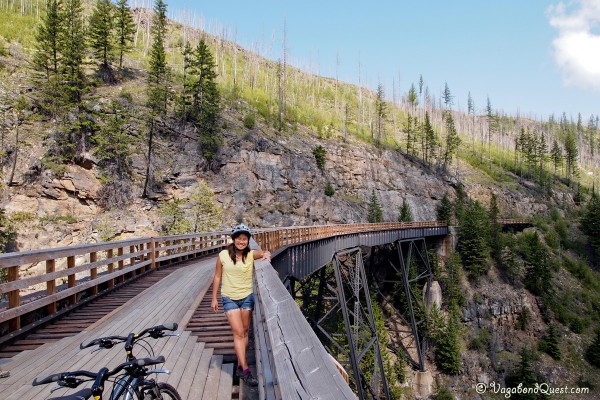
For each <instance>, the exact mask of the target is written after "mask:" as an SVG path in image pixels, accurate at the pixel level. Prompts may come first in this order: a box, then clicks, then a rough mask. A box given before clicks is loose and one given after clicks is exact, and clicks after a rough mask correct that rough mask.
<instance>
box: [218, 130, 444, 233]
mask: <svg viewBox="0 0 600 400" xmlns="http://www.w3.org/2000/svg"><path fill="white" fill-rule="evenodd" d="M319 144H320V145H322V146H323V147H324V148H325V150H326V154H327V156H326V162H325V168H324V169H323V170H320V169H319V168H317V164H316V161H315V158H314V156H313V154H312V149H313V147H314V146H317V145H319ZM221 160H222V163H221V168H220V170H219V173H218V174H215V175H214V176H212V177H211V179H210V181H211V186H212V187H213V188H214V189H215V192H216V193H217V194H218V198H219V200H220V201H221V202H222V204H223V207H224V208H225V209H226V210H229V211H230V212H232V213H233V214H236V215H238V214H242V215H244V216H245V217H247V218H248V219H249V220H250V221H249V222H250V223H253V224H259V225H266V226H285V225H312V224H314V223H358V222H366V220H367V206H368V200H369V198H370V196H371V193H372V191H373V190H374V191H375V193H376V194H377V196H378V197H379V199H380V201H381V204H382V206H383V218H384V220H386V221H394V220H397V218H398V214H399V207H400V205H401V204H402V201H403V199H405V200H406V201H407V202H408V203H409V204H410V207H411V210H412V213H413V217H414V219H415V220H433V219H435V215H436V206H437V202H438V201H439V200H440V199H441V197H442V196H443V194H444V192H445V191H446V190H448V187H447V184H446V183H445V182H444V181H443V180H442V179H440V178H438V177H436V176H434V175H428V174H426V173H424V172H423V171H422V170H420V169H419V168H418V167H417V166H415V165H413V164H412V163H410V162H409V161H407V160H406V159H404V158H403V157H402V156H401V155H400V154H398V153H396V152H393V151H388V150H386V151H381V152H376V151H375V150H374V149H373V148H371V147H367V146H365V145H362V146H359V145H353V146H352V145H348V144H344V143H340V142H334V141H319V142H317V141H316V140H314V139H308V138H304V139H303V138H300V137H287V138H284V139H267V138H257V139H255V140H253V139H250V140H236V141H232V143H231V145H230V146H228V147H227V149H226V150H225V151H224V152H223V154H222V155H221ZM327 182H330V183H331V184H332V186H333V188H334V190H335V194H334V195H333V196H331V197H328V196H326V195H325V187H326V185H327Z"/></svg>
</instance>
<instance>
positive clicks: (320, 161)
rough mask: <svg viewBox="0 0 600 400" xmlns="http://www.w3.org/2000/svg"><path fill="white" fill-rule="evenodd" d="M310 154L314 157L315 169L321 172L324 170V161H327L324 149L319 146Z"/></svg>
mask: <svg viewBox="0 0 600 400" xmlns="http://www.w3.org/2000/svg"><path fill="white" fill-rule="evenodd" d="M312 153H313V155H314V156H315V161H316V162H317V168H319V169H320V170H321V171H323V170H324V169H325V161H326V160H327V152H326V151H325V148H324V147H323V146H321V145H318V146H315V147H314V148H313V150H312Z"/></svg>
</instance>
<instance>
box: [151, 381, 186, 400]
mask: <svg viewBox="0 0 600 400" xmlns="http://www.w3.org/2000/svg"><path fill="white" fill-rule="evenodd" d="M156 386H157V388H158V393H159V396H158V397H157V396H156V393H155V392H154V390H150V391H149V392H148V393H146V396H144V400H181V396H180V395H179V393H177V389H175V388H174V387H173V386H171V385H169V384H168V383H164V382H160V383H157V384H156Z"/></svg>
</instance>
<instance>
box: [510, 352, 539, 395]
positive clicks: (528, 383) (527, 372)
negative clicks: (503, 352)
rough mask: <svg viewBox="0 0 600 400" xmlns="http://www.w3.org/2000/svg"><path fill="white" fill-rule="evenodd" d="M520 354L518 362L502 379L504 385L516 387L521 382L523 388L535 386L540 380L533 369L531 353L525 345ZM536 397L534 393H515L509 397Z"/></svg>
mask: <svg viewBox="0 0 600 400" xmlns="http://www.w3.org/2000/svg"><path fill="white" fill-rule="evenodd" d="M520 355H521V360H520V361H519V364H518V365H517V367H516V368H515V369H514V370H513V371H511V372H510V373H509V374H508V375H507V376H506V378H505V379H504V380H505V382H506V387H510V388H516V387H518V386H519V384H521V386H522V387H523V388H535V385H536V383H537V384H539V383H542V382H540V380H539V379H538V377H537V374H536V373H535V370H534V369H533V364H532V358H533V355H532V353H531V351H530V350H529V349H527V348H526V347H523V349H522V350H521V354H520ZM537 398H538V397H537V395H536V394H535V393H515V394H513V395H511V399H518V400H537Z"/></svg>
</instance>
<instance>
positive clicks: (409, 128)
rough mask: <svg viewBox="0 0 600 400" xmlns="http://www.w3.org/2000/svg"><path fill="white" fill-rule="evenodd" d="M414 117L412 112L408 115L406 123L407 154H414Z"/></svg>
mask: <svg viewBox="0 0 600 400" xmlns="http://www.w3.org/2000/svg"><path fill="white" fill-rule="evenodd" d="M413 126H414V125H413V117H412V115H411V114H410V113H408V116H407V117H406V124H405V125H404V132H406V154H414V146H415V145H414V141H415V137H414V127H413Z"/></svg>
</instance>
